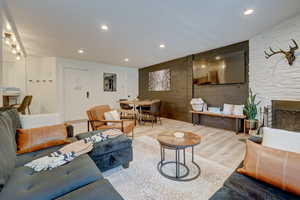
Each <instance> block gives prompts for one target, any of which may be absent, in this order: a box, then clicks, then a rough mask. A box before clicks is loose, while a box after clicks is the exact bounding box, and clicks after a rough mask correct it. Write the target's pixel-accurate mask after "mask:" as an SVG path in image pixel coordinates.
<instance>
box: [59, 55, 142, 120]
mask: <svg viewBox="0 0 300 200" xmlns="http://www.w3.org/2000/svg"><path fill="white" fill-rule="evenodd" d="M64 68H77V69H88V71H89V73H90V81H89V84H90V86H89V88H91V95H90V104H91V105H90V106H93V105H102V104H108V105H110V106H111V107H112V108H116V107H118V103H117V101H118V100H119V99H121V98H128V96H130V97H131V98H134V97H136V96H138V69H135V68H129V67H122V66H112V65H108V64H101V63H95V62H86V61H79V60H71V59H64V58H57V79H58V80H57V81H58V93H59V94H58V96H59V110H60V112H61V113H62V116H64V114H63V113H64V106H65V105H64V87H63V85H64V82H65V81H67V80H64V78H63V77H64V76H63V70H64ZM104 72H108V73H116V74H117V91H116V92H104V91H103V73H104Z"/></svg>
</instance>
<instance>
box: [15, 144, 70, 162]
mask: <svg viewBox="0 0 300 200" xmlns="http://www.w3.org/2000/svg"><path fill="white" fill-rule="evenodd" d="M63 146H64V145H58V146H54V147H50V148H47V149H42V150H39V151H34V152H30V153H24V154H19V155H17V159H16V167H21V166H24V165H25V164H27V163H29V162H30V161H33V160H35V159H38V158H40V157H43V156H47V155H49V154H50V153H52V152H54V151H57V150H58V149H59V148H61V147H63Z"/></svg>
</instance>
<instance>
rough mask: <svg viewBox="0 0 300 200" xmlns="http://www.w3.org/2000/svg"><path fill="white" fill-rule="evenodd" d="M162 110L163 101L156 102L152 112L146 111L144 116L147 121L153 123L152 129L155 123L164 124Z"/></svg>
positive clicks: (151, 109)
mask: <svg viewBox="0 0 300 200" xmlns="http://www.w3.org/2000/svg"><path fill="white" fill-rule="evenodd" d="M160 108H161V101H160V100H154V103H152V104H151V106H150V110H149V111H147V110H144V111H143V114H142V115H144V116H145V117H146V120H147V119H149V120H150V121H151V123H152V127H153V124H154V122H157V121H159V122H160V124H162V122H161V119H160Z"/></svg>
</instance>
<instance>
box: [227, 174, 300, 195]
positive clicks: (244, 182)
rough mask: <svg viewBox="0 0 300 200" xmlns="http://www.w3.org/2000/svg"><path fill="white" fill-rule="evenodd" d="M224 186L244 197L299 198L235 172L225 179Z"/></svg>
mask: <svg viewBox="0 0 300 200" xmlns="http://www.w3.org/2000/svg"><path fill="white" fill-rule="evenodd" d="M224 186H226V187H228V188H230V189H232V190H234V191H235V192H237V193H239V194H240V195H242V196H244V199H256V200H292V199H293V200H300V197H299V196H296V195H293V194H291V193H288V192H285V191H283V190H281V189H279V188H276V187H274V186H272V185H269V184H267V183H264V182H262V181H258V180H256V179H254V178H251V177H248V176H245V175H242V174H240V173H237V172H234V173H233V174H232V175H231V176H230V177H229V178H228V179H227V180H226V181H225V183H224Z"/></svg>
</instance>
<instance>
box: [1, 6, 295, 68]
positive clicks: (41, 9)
mask: <svg viewBox="0 0 300 200" xmlns="http://www.w3.org/2000/svg"><path fill="white" fill-rule="evenodd" d="M6 3H7V8H8V10H9V12H10V14H11V15H12V17H13V19H14V21H15V25H16V27H17V29H18V32H19V34H20V37H21V40H22V42H23V45H24V46H25V50H26V53H27V54H28V55H40V56H57V57H66V58H73V59H80V60H90V61H96V62H102V63H108V64H113V65H119V66H132V67H145V66H149V65H152V64H157V63H160V62H164V61H167V60H171V59H174V58H178V57H182V56H186V55H189V54H193V53H198V52H201V51H205V50H209V49H213V48H217V47H221V46H225V45H228V44H232V43H235V42H240V41H243V40H247V39H249V38H251V37H253V36H254V35H256V34H258V33H260V32H262V31H264V30H266V29H268V28H270V27H272V26H274V25H275V24H278V23H280V22H281V21H283V20H285V19H287V18H289V17H291V16H293V15H295V14H297V13H298V12H299V11H300V1H299V0H222V1H221V0H189V1H184V0H127V1H125V0H109V1H107V0H106V1H105V0H71V1H70V0H26V1H24V0H23V1H21V0H7V1H6ZM248 8H252V9H254V14H253V15H250V16H244V15H243V12H244V10H245V9H248ZM103 24H106V25H107V26H108V28H109V29H108V31H106V32H105V31H102V30H101V28H100V27H101V25H103ZM162 43H163V44H165V46H166V47H165V48H163V49H162V48H159V45H160V44H162ZM78 49H83V50H84V51H85V52H84V53H83V54H78V52H77V50H78ZM125 58H129V59H130V60H129V62H125V61H124V59H125Z"/></svg>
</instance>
